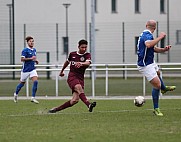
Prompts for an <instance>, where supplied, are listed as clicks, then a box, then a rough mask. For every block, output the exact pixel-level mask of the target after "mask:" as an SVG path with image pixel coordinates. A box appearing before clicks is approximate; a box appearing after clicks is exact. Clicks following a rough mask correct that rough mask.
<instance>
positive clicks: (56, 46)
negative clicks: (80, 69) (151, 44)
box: [0, 0, 181, 64]
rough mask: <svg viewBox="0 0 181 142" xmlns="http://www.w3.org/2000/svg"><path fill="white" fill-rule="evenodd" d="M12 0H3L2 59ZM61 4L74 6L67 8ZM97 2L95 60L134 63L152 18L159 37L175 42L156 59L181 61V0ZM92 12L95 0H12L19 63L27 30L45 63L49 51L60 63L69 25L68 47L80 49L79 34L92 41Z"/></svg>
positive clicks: (2, 59) (4, 60)
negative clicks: (140, 37)
mask: <svg viewBox="0 0 181 142" xmlns="http://www.w3.org/2000/svg"><path fill="white" fill-rule="evenodd" d="M11 3H12V0H0V30H1V32H0V51H1V52H0V54H1V56H0V64H9V63H10V60H9V59H10V58H9V57H10V56H11V54H10V52H9V51H10V43H11V41H9V39H10V38H9V37H10V32H9V31H11V29H10V27H11V26H9V25H10V24H9V23H10V22H11V16H12V15H11V14H10V7H8V6H7V4H11ZM63 4H70V5H69V7H68V8H67V9H66V7H65V6H64V5H63ZM94 4H95V7H94V8H95V9H94V10H95V48H94V49H95V52H94V53H95V54H94V55H93V56H94V57H95V63H136V58H137V56H136V43H137V38H138V36H139V34H140V33H141V32H142V31H143V30H144V29H145V23H146V21H147V20H149V19H154V20H156V21H158V29H157V31H156V32H155V36H157V34H158V33H159V32H161V31H165V32H166V33H167V37H166V39H165V40H164V41H163V42H162V43H161V44H162V45H166V44H168V43H169V44H171V45H172V46H173V48H172V50H171V51H170V52H169V54H161V55H159V56H156V57H157V58H156V59H157V61H158V62H180V54H181V48H180V44H181V18H180V15H179V13H181V9H180V5H181V1H180V0H94ZM66 10H67V11H66ZM11 12H12V11H11ZM91 14H92V13H91V0H53V1H52V0H31V1H29V0H14V22H15V53H14V54H15V64H20V54H21V53H20V52H21V50H22V48H23V47H24V46H25V42H24V37H25V36H27V35H31V36H33V37H34V39H35V41H36V45H35V46H36V48H37V50H38V52H39V54H38V56H39V59H40V62H41V63H46V62H47V55H48V54H47V53H49V57H50V59H49V62H50V63H51V64H57V63H59V64H62V63H63V62H64V60H65V58H66V54H65V51H64V50H65V49H64V40H63V39H64V37H66V32H67V30H68V36H69V51H73V50H77V42H78V41H79V40H80V39H83V38H84V39H87V40H88V41H90V35H91V31H90V27H91ZM67 20H68V21H67ZM67 22H68V23H67ZM90 44H91V43H90V42H89V45H90ZM5 53H6V54H5Z"/></svg>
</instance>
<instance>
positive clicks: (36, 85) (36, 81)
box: [32, 80, 38, 97]
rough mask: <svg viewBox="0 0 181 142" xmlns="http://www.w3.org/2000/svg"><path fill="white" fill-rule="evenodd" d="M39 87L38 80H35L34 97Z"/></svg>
mask: <svg viewBox="0 0 181 142" xmlns="http://www.w3.org/2000/svg"><path fill="white" fill-rule="evenodd" d="M37 87H38V80H35V81H34V82H33V88H32V97H35V94H36V91H37Z"/></svg>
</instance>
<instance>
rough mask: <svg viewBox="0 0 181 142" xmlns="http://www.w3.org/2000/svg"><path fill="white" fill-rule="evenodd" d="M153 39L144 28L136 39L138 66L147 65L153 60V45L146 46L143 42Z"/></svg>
mask: <svg viewBox="0 0 181 142" xmlns="http://www.w3.org/2000/svg"><path fill="white" fill-rule="evenodd" d="M148 40H153V35H152V33H151V32H150V31H149V30H144V31H143V33H141V35H140V37H139V39H138V45H137V55H138V61H137V65H138V66H147V65H149V64H152V63H153V62H154V47H151V48H147V47H146V45H145V42H146V41H148Z"/></svg>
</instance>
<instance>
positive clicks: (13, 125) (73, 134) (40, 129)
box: [0, 99, 181, 142]
mask: <svg viewBox="0 0 181 142" xmlns="http://www.w3.org/2000/svg"><path fill="white" fill-rule="evenodd" d="M64 101H65V100H40V104H33V103H31V102H30V100H19V102H18V103H17V104H15V103H14V102H13V101H12V100H1V101H0V108H1V110H0V141H1V142H12V141H17V142H25V141H26V142H44V141H46V142H55V141H62V142H72V141H73V142H118V141H122V142H153V141H159V142H180V139H181V107H180V104H181V100H180V99H178V100H160V106H161V111H162V112H163V114H164V116H163V117H157V116H154V115H153V113H152V101H151V100H147V101H146V104H145V105H144V106H143V107H136V106H134V104H133V100H97V106H96V108H95V109H94V112H93V113H90V112H88V110H87V108H86V107H85V105H84V104H83V103H82V102H79V103H78V104H77V105H75V106H74V107H72V108H69V109H66V110H63V111H61V112H58V113H56V114H47V111H48V109H50V108H52V107H54V106H57V105H59V104H61V103H63V102H64Z"/></svg>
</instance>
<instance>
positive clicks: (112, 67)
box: [0, 63, 181, 97]
mask: <svg viewBox="0 0 181 142" xmlns="http://www.w3.org/2000/svg"><path fill="white" fill-rule="evenodd" d="M158 65H159V66H160V70H161V76H163V74H162V71H163V70H167V71H169V70H170V71H176V70H181V67H177V68H176V67H175V66H181V63H158ZM21 66H22V65H0V73H1V72H12V71H13V72H14V71H19V72H20V71H21V69H9V68H20V67H21ZM62 66H63V65H36V67H37V71H38V72H41V71H55V85H56V87H55V89H56V96H59V95H58V83H59V82H58V80H59V72H60V68H61V67H62ZM161 66H169V67H167V68H161ZM171 66H174V67H171ZM39 67H44V68H45V69H41V68H39ZM47 67H48V68H47ZM6 68H8V69H6ZM65 71H69V69H65ZM87 71H91V79H92V97H95V79H96V75H97V73H96V71H105V95H106V96H109V94H108V88H109V87H108V84H109V71H123V72H124V74H123V77H124V79H127V78H128V73H127V71H138V70H137V66H136V64H91V66H90V68H88V69H87ZM137 75H138V76H141V74H137ZM145 94H146V79H145V77H143V96H145ZM26 95H27V97H29V79H27V81H26Z"/></svg>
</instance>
